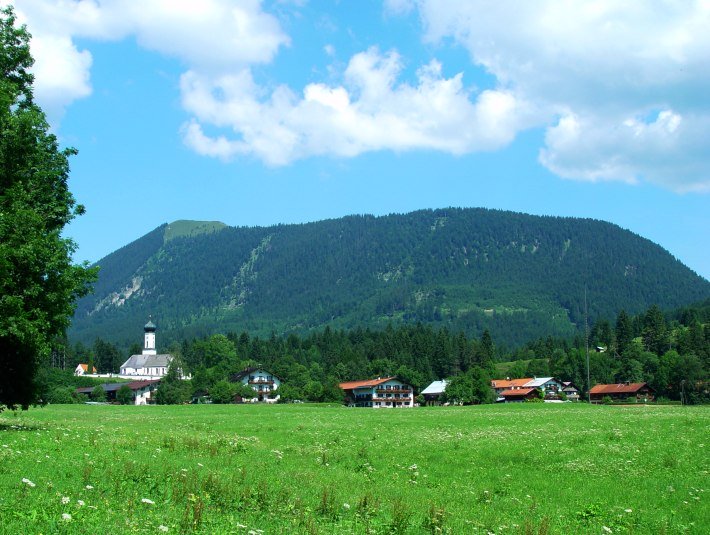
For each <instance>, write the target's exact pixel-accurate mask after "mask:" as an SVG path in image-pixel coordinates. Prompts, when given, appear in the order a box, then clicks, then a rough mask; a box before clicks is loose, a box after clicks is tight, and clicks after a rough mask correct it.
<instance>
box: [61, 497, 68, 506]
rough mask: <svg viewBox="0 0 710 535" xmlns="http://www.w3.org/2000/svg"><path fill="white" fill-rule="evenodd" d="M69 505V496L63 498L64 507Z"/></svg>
mask: <svg viewBox="0 0 710 535" xmlns="http://www.w3.org/2000/svg"><path fill="white" fill-rule="evenodd" d="M68 503H69V496H62V505H66V504H68Z"/></svg>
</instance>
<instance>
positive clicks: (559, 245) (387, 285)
mask: <svg viewBox="0 0 710 535" xmlns="http://www.w3.org/2000/svg"><path fill="white" fill-rule="evenodd" d="M172 226H173V225H170V226H161V227H159V228H157V229H155V230H154V231H152V232H151V233H149V234H148V235H146V236H144V237H143V238H140V239H139V240H136V241H135V242H133V243H132V244H130V245H129V246H126V247H125V248H123V249H121V250H119V251H116V252H115V253H112V254H111V255H109V256H107V257H106V258H104V259H102V260H101V261H100V262H99V263H100V264H101V267H102V271H101V277H100V279H99V281H98V282H97V284H96V292H95V294H94V295H92V296H87V297H86V298H84V299H82V300H81V302H80V303H79V306H78V314H77V317H76V319H75V322H74V324H73V325H72V329H73V336H75V337H76V338H75V339H81V340H83V341H84V342H85V343H90V342H91V341H93V340H94V339H95V338H96V337H97V336H102V337H103V336H105V332H106V331H107V330H108V331H110V332H111V333H112V339H111V341H112V342H114V343H119V344H122V345H126V344H127V343H130V342H129V341H130V340H132V337H133V336H134V332H135V331H134V326H135V325H136V324H138V322H139V321H142V319H143V318H145V317H146V316H147V315H148V314H149V313H150V314H153V315H154V316H156V317H160V318H161V325H162V326H163V330H162V334H161V336H162V337H163V339H164V340H166V343H167V342H169V341H172V340H183V339H188V340H189V339H192V338H203V337H205V336H209V335H213V334H215V333H226V332H230V331H232V332H242V331H248V332H249V333H251V334H253V335H259V336H262V337H266V336H269V335H270V334H271V332H272V331H276V332H278V333H285V335H288V334H289V333H291V332H293V333H295V334H299V335H304V334H307V333H309V332H311V331H313V330H319V329H324V328H326V327H327V326H330V327H331V328H332V329H352V328H356V327H358V326H361V327H363V328H366V327H369V328H371V329H377V330H384V329H386V328H387V325H389V324H392V325H395V326H396V325H400V324H409V325H415V324H416V323H423V324H427V325H431V326H432V327H434V328H436V329H438V328H442V327H446V328H447V329H448V330H449V331H451V332H452V333H459V332H464V333H465V334H466V335H467V336H469V337H481V336H482V334H483V333H484V331H486V330H488V332H489V333H490V335H491V337H492V338H493V339H494V340H495V341H496V344H497V346H498V347H497V349H498V350H500V349H501V348H502V347H514V346H518V345H521V344H523V343H525V342H527V341H529V340H531V339H533V338H537V337H540V336H547V335H551V336H555V337H571V336H573V335H574V333H575V331H577V330H578V329H579V326H580V325H583V324H584V293H585V287H587V288H588V302H589V318H590V320H591V321H592V322H596V321H597V320H599V319H602V318H612V317H614V316H615V315H616V314H617V312H618V311H619V310H621V309H622V308H624V309H626V310H627V312H628V313H629V314H638V313H639V312H641V311H643V310H645V309H647V308H648V307H649V306H650V305H651V304H653V303H654V302H655V303H658V304H659V306H661V307H663V308H664V309H667V308H671V307H676V306H682V305H685V304H687V303H689V302H692V301H694V300H698V299H703V298H705V297H707V295H708V294H710V283H708V281H706V280H704V279H702V278H701V277H699V276H698V275H697V274H695V273H693V272H692V271H691V270H689V269H688V268H687V267H685V266H683V265H682V264H681V263H680V262H678V261H677V260H676V259H675V258H673V257H672V256H671V255H670V254H669V253H668V252H667V251H664V250H663V249H662V248H660V247H659V246H658V245H655V244H653V243H651V242H650V241H648V240H645V239H643V238H641V237H639V236H637V235H635V234H633V233H631V232H629V231H626V230H623V229H620V228H619V227H617V226H615V225H612V224H609V223H605V222H602V221H593V220H588V219H573V218H555V217H539V216H531V215H526V214H518V213H512V212H503V211H496V210H484V209H453V208H447V209H440V210H422V211H418V212H413V213H409V214H393V215H388V216H382V217H373V216H352V217H344V218H341V219H334V220H328V221H319V222H316V223H309V224H306V225H278V226H274V227H268V228H264V227H249V228H233V227H225V228H222V229H220V230H215V231H213V232H206V233H200V234H197V235H184V236H181V237H177V238H173V239H168V236H169V235H170V232H169V228H170V227H172ZM136 280H140V281H141V282H140V284H141V291H139V292H134V293H132V294H131V295H130V297H128V299H126V300H125V301H124V302H122V304H121V306H120V307H119V306H111V305H109V306H105V307H103V308H101V310H98V311H96V308H97V307H96V305H97V303H98V302H100V301H102V300H105V299H106V297H107V296H109V295H111V294H113V293H115V292H119V293H120V292H121V291H123V290H122V289H124V288H126V287H127V286H129V285H131V284H133V281H136ZM155 296H160V299H159V300H156V299H155ZM89 311H92V314H91V315H89V314H88V312H89ZM611 325H612V324H609V325H608V326H607V327H608V328H606V329H604V330H602V329H601V325H600V332H599V337H600V338H601V339H604V338H606V339H608V338H609V335H610V333H611V332H612V331H613V329H611ZM440 349H441V348H440ZM206 358H209V357H206ZM205 364H206V365H207V366H211V364H210V363H209V362H206V363H205Z"/></svg>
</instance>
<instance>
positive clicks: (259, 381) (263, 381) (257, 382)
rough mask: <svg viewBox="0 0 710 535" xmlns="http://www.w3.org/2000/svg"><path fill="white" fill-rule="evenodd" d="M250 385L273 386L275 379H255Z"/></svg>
mask: <svg viewBox="0 0 710 535" xmlns="http://www.w3.org/2000/svg"><path fill="white" fill-rule="evenodd" d="M249 384H250V385H273V384H274V381H273V379H262V378H261V377H256V378H254V379H249Z"/></svg>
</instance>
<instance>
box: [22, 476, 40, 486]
mask: <svg viewBox="0 0 710 535" xmlns="http://www.w3.org/2000/svg"><path fill="white" fill-rule="evenodd" d="M22 482H23V483H24V484H25V485H27V486H28V487H36V486H37V485H35V484H34V483H32V481H30V480H29V479H27V478H26V477H23V478H22Z"/></svg>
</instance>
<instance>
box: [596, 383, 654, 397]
mask: <svg viewBox="0 0 710 535" xmlns="http://www.w3.org/2000/svg"><path fill="white" fill-rule="evenodd" d="M644 387H646V388H648V389H649V390H653V389H652V388H651V387H650V386H648V384H646V383H618V384H613V385H594V386H593V387H592V388H591V390H590V391H589V393H590V394H635V393H636V392H638V391H639V390H641V389H642V388H644Z"/></svg>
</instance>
